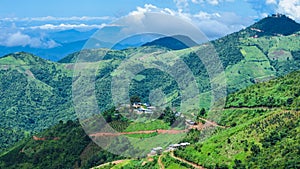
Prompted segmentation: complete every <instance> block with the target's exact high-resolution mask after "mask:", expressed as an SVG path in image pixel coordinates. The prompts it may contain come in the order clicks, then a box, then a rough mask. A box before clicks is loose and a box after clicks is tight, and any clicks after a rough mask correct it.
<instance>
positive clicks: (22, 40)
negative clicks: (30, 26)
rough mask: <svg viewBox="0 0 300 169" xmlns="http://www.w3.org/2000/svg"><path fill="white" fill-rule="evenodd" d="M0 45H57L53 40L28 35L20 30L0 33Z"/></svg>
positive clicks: (40, 46)
mask: <svg viewBox="0 0 300 169" xmlns="http://www.w3.org/2000/svg"><path fill="white" fill-rule="evenodd" d="M0 45H1V46H7V47H14V46H22V47H25V46H29V47H32V48H53V47H57V46H59V44H57V43H56V42H55V41H53V40H45V39H43V38H40V37H30V36H29V35H27V34H24V33H22V32H20V31H17V32H10V33H5V34H1V39H0Z"/></svg>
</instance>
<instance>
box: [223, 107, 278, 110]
mask: <svg viewBox="0 0 300 169" xmlns="http://www.w3.org/2000/svg"><path fill="white" fill-rule="evenodd" d="M257 109H262V110H279V109H281V108H280V107H267V106H257V107H243V106H242V107H227V108H223V109H222V110H257Z"/></svg>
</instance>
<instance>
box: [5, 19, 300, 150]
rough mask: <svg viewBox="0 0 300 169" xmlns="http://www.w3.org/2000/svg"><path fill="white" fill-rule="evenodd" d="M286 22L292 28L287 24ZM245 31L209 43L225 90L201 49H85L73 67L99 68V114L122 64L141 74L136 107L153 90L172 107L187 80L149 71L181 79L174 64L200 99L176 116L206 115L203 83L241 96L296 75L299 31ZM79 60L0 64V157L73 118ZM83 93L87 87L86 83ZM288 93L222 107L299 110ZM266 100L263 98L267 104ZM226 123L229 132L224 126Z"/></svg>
mask: <svg viewBox="0 0 300 169" xmlns="http://www.w3.org/2000/svg"><path fill="white" fill-rule="evenodd" d="M267 19H268V20H269V19H270V18H267ZM271 19H272V20H273V19H280V18H271ZM285 20H287V18H285ZM288 21H289V22H290V23H291V22H292V21H291V20H289V19H288ZM261 22H264V23H265V26H268V24H270V23H272V22H268V24H267V22H266V21H261ZM258 23H260V22H258ZM282 24H283V23H282ZM250 28H251V26H250V27H249V28H247V29H244V30H241V31H240V32H236V33H233V34H231V35H227V36H225V37H223V38H220V39H217V40H215V41H213V42H212V44H213V45H214V49H215V50H216V52H217V53H218V55H219V58H220V60H221V62H222V64H223V67H224V70H225V74H226V81H227V83H226V84H225V80H224V77H223V76H222V75H219V76H215V77H214V79H209V77H210V76H209V74H208V72H207V70H206V68H207V67H206V66H207V65H204V63H203V62H202V61H203V60H201V59H200V58H199V56H198V55H201V57H202V58H210V57H211V53H209V52H207V51H210V52H211V48H210V47H211V46H209V45H208V44H202V45H198V46H195V47H193V48H187V49H183V50H170V49H167V48H165V47H157V46H144V47H138V48H130V49H125V50H120V51H118V50H107V49H86V50H84V51H82V53H83V54H84V57H83V58H80V59H81V60H79V61H80V62H83V63H86V62H89V64H90V65H91V68H92V66H97V68H98V70H97V72H96V73H95V86H96V91H95V94H96V97H97V103H98V107H99V109H100V110H101V111H102V112H103V111H104V110H107V109H109V108H111V107H113V106H114V105H113V100H112V93H111V86H112V85H111V82H112V79H113V78H114V77H116V76H118V75H124V74H123V72H124V69H123V70H122V69H120V66H124V65H125V66H127V68H128V69H125V70H127V71H131V70H135V68H136V70H141V71H139V73H137V74H136V75H135V76H133V77H130V78H131V79H130V80H131V81H130V86H129V96H134V95H137V96H139V97H140V98H141V99H142V101H143V102H150V101H151V100H150V99H149V97H148V96H149V95H151V94H153V93H152V91H157V89H159V91H161V93H163V96H164V97H165V98H164V99H165V100H166V102H167V104H168V105H170V106H172V107H179V105H180V102H181V99H182V93H181V91H180V87H181V86H180V85H179V84H178V82H189V81H190V80H191V78H190V77H188V76H184V77H182V78H179V79H181V80H182V81H178V79H174V77H172V76H171V75H170V74H169V73H170V71H169V72H164V71H162V70H164V69H158V68H153V67H151V66H152V65H153V64H155V65H156V66H161V68H169V69H170V70H174V71H173V72H186V68H185V67H182V66H180V64H179V63H181V62H180V61H183V62H184V63H185V64H186V66H187V67H188V69H189V70H190V71H191V74H192V76H193V78H194V79H195V81H196V82H197V87H198V89H199V93H200V98H201V99H202V100H201V103H199V102H198V101H195V102H193V100H192V99H191V100H188V103H189V105H188V106H186V107H184V108H183V109H186V110H189V111H185V112H183V113H184V114H185V115H188V116H191V113H194V111H197V110H194V109H193V108H194V107H196V108H197V109H201V108H206V109H209V106H210V101H211V100H210V98H211V83H210V82H212V83H213V84H216V85H219V86H225V85H226V87H227V92H228V93H234V92H236V91H238V90H240V89H245V88H246V87H247V86H251V85H253V84H256V83H260V82H264V81H268V80H270V79H274V78H276V77H281V76H284V75H286V74H288V73H290V72H293V71H296V70H299V67H300V48H299V46H300V39H299V32H296V33H294V31H292V32H293V34H290V33H291V32H289V33H288V34H287V36H279V35H276V36H262V37H253V36H250V35H251V34H250V33H251V32H250V31H249V30H251V29H250ZM251 31H252V30H251ZM78 54H80V53H79V52H77V53H74V54H72V55H69V56H67V57H66V58H64V59H62V60H61V61H60V62H59V63H55V62H50V61H46V60H44V59H41V58H39V57H37V56H33V55H31V54H28V53H24V52H21V53H14V54H10V55H7V56H4V57H2V58H0V65H1V67H0V90H1V92H0V94H1V103H0V116H1V118H2V119H3V120H2V121H1V122H0V123H1V129H0V146H1V149H0V151H5V149H6V148H8V147H11V146H12V145H13V144H14V143H16V142H18V141H19V140H21V139H23V138H25V137H30V136H32V135H33V134H35V133H37V132H40V131H42V130H44V129H46V128H48V127H50V126H53V125H54V124H57V123H59V121H60V120H63V121H67V120H70V119H72V120H74V119H75V118H76V115H75V112H74V107H73V104H72V95H71V94H72V92H71V90H72V80H74V79H73V68H74V66H75V65H74V63H75V62H76V61H77V59H78V56H79V55H78ZM197 54H198V55H197ZM128 61H129V62H128ZM141 63H143V64H141ZM214 63H215V62H214ZM214 66H217V65H215V64H209V67H210V68H214ZM131 68H132V69H131ZM175 70H176V71H175ZM171 72H172V71H171ZM93 75H94V74H93ZM125 75H126V74H125ZM297 75H298V74H297ZM297 75H296V76H297ZM75 79H78V78H77V77H76V78H75ZM79 79H80V78H79ZM125 83H126V84H128V83H127V81H125V80H124V81H120V83H119V84H125ZM294 83H296V84H298V82H294V81H291V82H288V83H287V84H294ZM279 84H280V83H279ZM190 85H192V84H187V85H186V89H187V93H195V90H193V91H191V90H192V86H190ZM282 85H283V84H282ZM286 86H287V87H290V86H288V85H286ZM87 87H93V84H90V86H87ZM287 87H283V86H282V88H283V89H281V90H279V91H278V94H275V93H272V94H270V93H268V91H269V89H268V88H267V87H262V88H266V89H268V90H258V89H255V90H254V91H244V92H246V93H247V95H246V94H245V96H242V95H241V98H239V97H234V99H232V98H233V96H229V98H228V99H232V100H230V102H228V103H227V107H228V108H231V107H239V106H243V107H250V108H253V107H254V108H255V107H256V106H267V107H281V106H285V107H286V108H289V109H290V108H292V109H294V108H295V107H297V104H298V99H295V97H298V96H293V94H295V93H293V92H294V91H297V89H296V88H297V86H296V87H295V89H294V88H291V89H292V91H291V92H288V89H286V88H287ZM88 89H89V88H88ZM90 89H92V88H90ZM247 90H250V89H247ZM270 90H271V89H270ZM272 90H273V89H272ZM272 90H271V91H269V92H272ZM87 91H90V90H87ZM241 92H242V91H241ZM254 93H257V94H259V93H262V94H263V93H265V94H266V97H263V96H261V97H258V96H257V95H256V94H254ZM154 94H157V93H154ZM241 94H242V93H241ZM267 95H270V96H269V98H268V97H267ZM296 95H297V94H296ZM271 96H272V97H271ZM250 97H251V98H250ZM89 99H90V98H87V100H86V104H87V105H89V104H90V103H91V101H90V100H89ZM258 103H260V104H258ZM212 120H215V119H212ZM216 120H218V119H216ZM228 124H230V125H231V123H228Z"/></svg>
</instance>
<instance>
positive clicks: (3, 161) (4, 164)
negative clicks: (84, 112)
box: [0, 120, 120, 169]
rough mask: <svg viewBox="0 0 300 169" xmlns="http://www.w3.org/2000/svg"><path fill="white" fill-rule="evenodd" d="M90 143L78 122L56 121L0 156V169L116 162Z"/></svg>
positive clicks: (86, 166)
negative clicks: (54, 124) (56, 122)
mask: <svg viewBox="0 0 300 169" xmlns="http://www.w3.org/2000/svg"><path fill="white" fill-rule="evenodd" d="M119 158H120V157H117V156H116V155H113V154H111V153H109V152H106V151H104V150H102V149H101V148H99V147H98V146H97V145H96V144H95V143H93V142H92V141H91V140H90V138H89V137H88V136H87V135H86V134H85V132H84V131H83V129H82V128H81V126H80V124H79V122H78V121H74V122H73V121H71V120H70V121H67V122H65V123H64V122H62V121H60V122H59V124H57V125H56V126H54V127H51V128H49V129H47V130H45V131H44V132H42V133H40V134H38V135H35V136H34V138H32V137H30V138H27V139H25V140H23V141H21V142H20V143H18V144H17V145H15V146H14V148H13V149H12V150H11V151H10V152H8V153H6V154H5V155H2V156H0V168H28V169H29V168H37V169H38V168H40V169H42V168H61V169H62V168H90V167H92V166H95V165H99V164H101V163H103V162H108V161H113V160H116V159H119Z"/></svg>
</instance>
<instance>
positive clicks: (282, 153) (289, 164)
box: [0, 71, 300, 168]
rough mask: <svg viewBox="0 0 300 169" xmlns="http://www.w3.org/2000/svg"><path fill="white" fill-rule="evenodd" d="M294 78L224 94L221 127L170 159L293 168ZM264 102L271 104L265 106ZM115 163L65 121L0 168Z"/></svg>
mask: <svg viewBox="0 0 300 169" xmlns="http://www.w3.org/2000/svg"><path fill="white" fill-rule="evenodd" d="M299 77H300V72H299V71H297V72H294V73H291V74H289V75H287V76H284V77H281V78H277V79H274V80H271V81H269V82H264V83H259V84H256V85H253V86H250V87H248V88H246V89H243V90H241V91H239V92H236V93H233V94H231V95H229V96H228V98H227V101H226V108H225V109H224V110H222V112H221V114H220V119H219V121H218V123H219V124H220V125H223V126H227V128H224V129H223V128H207V129H204V130H202V131H195V130H191V131H190V132H189V133H188V135H187V136H186V138H185V139H184V140H183V141H187V142H190V143H192V144H191V145H190V146H188V147H187V148H185V149H179V150H176V151H175V152H174V154H175V156H177V157H180V158H182V159H185V160H187V161H190V162H192V163H194V164H198V165H199V166H204V167H205V168H299V166H300V158H299V153H300V149H299V145H300V142H299V140H300V138H299V134H298V133H299V131H300V120H299V119H300V118H299V116H300V113H299V111H298V106H297V105H298V100H299V98H300V95H299V90H300V87H299V86H300V85H298V84H299V83H300V78H299ZM248 96H249V97H250V96H251V97H250V98H249V99H248V100H247V99H246V97H248ZM269 98H273V99H274V100H275V101H274V102H269V101H267V102H266V100H268V99H269ZM290 98H292V99H290ZM277 99H278V100H277ZM281 100H282V101H281ZM211 114H214V112H209V113H208V115H207V116H208V117H209V116H210V115H211ZM37 138H38V139H37ZM162 158H163V159H162V163H164V165H166V166H173V167H175V166H177V167H179V168H190V167H191V166H189V165H188V164H186V163H184V162H182V161H181V162H180V161H178V160H176V159H174V158H173V157H171V156H170V155H169V153H165V154H164V155H163V156H162ZM118 159H124V157H118V156H115V155H112V154H110V153H108V152H106V151H104V150H102V149H101V148H99V147H97V146H96V145H95V144H94V143H92V142H91V140H90V139H89V138H88V137H87V136H86V135H85V133H84V131H83V130H82V129H81V127H80V125H79V123H78V122H72V121H68V122H67V123H63V122H60V123H59V124H57V125H56V126H54V127H52V128H50V129H48V130H46V131H44V132H42V133H40V134H37V135H36V138H35V139H33V138H28V139H26V140H24V141H22V142H20V143H19V144H17V145H16V146H15V147H14V148H12V149H11V150H10V151H9V152H7V153H6V154H3V155H2V156H0V167H2V168H49V167H50V168H56V167H58V168H86V167H92V166H97V165H100V164H102V163H106V162H110V161H113V160H118ZM113 166H114V165H108V166H107V168H110V167H113ZM122 166H123V168H157V167H158V157H153V161H152V160H151V161H150V162H149V160H148V159H140V160H135V159H128V160H127V161H126V160H125V163H124V164H122Z"/></svg>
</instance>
